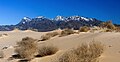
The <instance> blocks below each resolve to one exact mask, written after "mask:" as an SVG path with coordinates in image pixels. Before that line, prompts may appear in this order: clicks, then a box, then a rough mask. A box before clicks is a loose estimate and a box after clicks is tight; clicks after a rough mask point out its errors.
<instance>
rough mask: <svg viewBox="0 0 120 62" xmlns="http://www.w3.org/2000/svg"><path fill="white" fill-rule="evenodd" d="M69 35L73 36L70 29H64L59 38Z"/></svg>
mask: <svg viewBox="0 0 120 62" xmlns="http://www.w3.org/2000/svg"><path fill="white" fill-rule="evenodd" d="M71 34H74V31H73V30H72V29H64V30H63V31H62V32H61V34H60V37H62V36H67V35H71Z"/></svg>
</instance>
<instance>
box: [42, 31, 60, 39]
mask: <svg viewBox="0 0 120 62" xmlns="http://www.w3.org/2000/svg"><path fill="white" fill-rule="evenodd" d="M57 35H59V33H58V32H51V33H47V34H45V35H43V36H41V41H45V40H49V39H50V38H51V37H55V36H57Z"/></svg>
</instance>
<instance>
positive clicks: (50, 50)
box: [37, 45, 58, 57]
mask: <svg viewBox="0 0 120 62" xmlns="http://www.w3.org/2000/svg"><path fill="white" fill-rule="evenodd" d="M57 51H58V48H57V47H55V46H53V45H41V46H39V47H38V55H37V57H43V56H48V55H52V54H55V53H56V52H57Z"/></svg>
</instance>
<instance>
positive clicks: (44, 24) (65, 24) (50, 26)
mask: <svg viewBox="0 0 120 62" xmlns="http://www.w3.org/2000/svg"><path fill="white" fill-rule="evenodd" d="M100 23H102V21H101V20H98V19H96V18H88V17H83V16H70V17H63V16H56V17H55V18H53V19H50V18H47V17H44V16H38V17H35V18H29V17H24V18H22V19H21V21H20V22H19V23H18V24H15V25H1V26H0V31H11V30H14V29H15V28H17V29H20V30H27V29H31V30H37V31H52V30H55V29H59V28H60V29H65V28H73V29H75V30H77V29H79V28H80V27H82V26H89V27H92V26H98V25H99V24H100Z"/></svg>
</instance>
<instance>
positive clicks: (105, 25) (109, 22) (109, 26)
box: [100, 21, 116, 30]
mask: <svg viewBox="0 0 120 62" xmlns="http://www.w3.org/2000/svg"><path fill="white" fill-rule="evenodd" d="M100 26H101V27H102V28H107V29H111V30H115V29H116V27H115V26H114V24H112V22H111V21H107V22H103V23H101V24H100Z"/></svg>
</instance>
